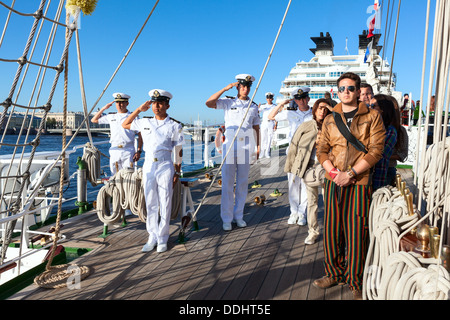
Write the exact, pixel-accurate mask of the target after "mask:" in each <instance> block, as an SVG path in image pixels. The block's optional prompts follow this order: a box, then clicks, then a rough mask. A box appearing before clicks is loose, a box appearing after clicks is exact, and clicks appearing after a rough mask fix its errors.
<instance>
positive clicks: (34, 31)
mask: <svg viewBox="0 0 450 320" xmlns="http://www.w3.org/2000/svg"><path fill="white" fill-rule="evenodd" d="M44 2H45V1H44ZM44 2H41V4H40V7H39V9H40V10H42V8H43V7H44ZM49 3H50V2H49ZM49 6H50V5H48V6H47V9H46V10H45V13H47V12H48V8H49ZM37 23H38V19H36V20H35V21H34V24H33V27H34V30H33V28H32V31H31V33H30V35H29V38H28V43H27V45H28V49H27V50H26V52H27V53H26V54H24V56H26V55H28V50H29V46H31V40H32V39H33V38H34V39H35V43H34V45H33V48H32V49H31V55H30V56H31V57H32V56H33V54H34V50H35V47H36V45H37V39H38V38H39V35H40V33H41V30H42V25H43V21H42V23H41V26H40V28H39V31H38V32H37V37H36V38H35V37H34V34H33V36H32V37H31V34H32V33H36V29H35V28H36V27H37ZM28 67H29V65H27V66H26V67H25V71H24V74H23V76H22V81H21V84H20V85H19V91H18V93H17V97H16V101H17V99H18V96H19V94H20V91H21V88H22V85H23V82H24V79H25V76H26V74H27V72H28ZM18 77H19V75H18V74H17V73H16V79H17V81H18ZM16 85H17V83H16ZM11 98H12V95H11V94H10V96H9V98H7V100H9V101H11ZM8 108H9V106H8V107H7V108H5V110H4V114H5V113H6V111H7V109H8ZM13 110H14V107H13V109H12V111H13ZM11 113H12V112H11ZM4 114H3V115H4ZM3 115H2V116H3ZM10 119H11V117H8V121H7V123H6V125H5V128H7V126H8V124H9V121H10ZM3 120H4V118H2V121H3ZM23 125H24V123H22V127H21V130H20V132H19V135H18V138H17V143H18V142H19V140H20V136H21V135H22V129H23ZM5 134H6V130H5V132H4V135H3V136H2V139H1V142H3V139H4V137H5ZM27 136H28V134H27ZM24 150H25V147H24V149H23V151H22V156H21V158H20V162H19V167H20V166H21V164H22V160H23V154H24ZM16 152H17V147H16V148H15V149H14V152H13V155H12V157H11V165H10V166H9V168H8V173H7V175H9V173H10V170H11V167H12V162H13V159H14V156H15V154H16ZM16 183H17V180H14V185H13V188H15V185H16ZM5 188H6V184H5V186H4V188H3V190H2V195H3V193H4V190H5ZM11 201H12V200H11V199H10V201H9V203H8V207H9V206H10V205H11Z"/></svg>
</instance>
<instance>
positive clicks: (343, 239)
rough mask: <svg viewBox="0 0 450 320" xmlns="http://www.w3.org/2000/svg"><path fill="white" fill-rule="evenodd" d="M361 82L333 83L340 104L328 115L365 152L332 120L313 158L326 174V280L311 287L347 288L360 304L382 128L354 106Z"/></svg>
mask: <svg viewBox="0 0 450 320" xmlns="http://www.w3.org/2000/svg"><path fill="white" fill-rule="evenodd" d="M360 84H361V79H360V77H359V76H358V75H356V74H354V73H351V72H348V73H345V74H343V75H342V76H341V77H340V78H339V79H338V81H337V85H338V97H339V99H340V100H341V103H339V104H338V105H336V106H335V107H334V109H333V111H334V112H336V113H337V114H338V116H340V117H341V118H342V120H343V122H344V123H345V124H347V126H348V128H349V129H350V132H351V133H352V134H353V135H354V136H355V137H356V138H357V139H358V140H359V141H360V142H361V143H362V144H363V145H364V146H365V149H366V152H364V151H359V150H358V149H356V148H355V147H354V146H353V145H352V144H350V143H349V142H348V141H347V139H346V138H345V137H344V136H343V135H342V134H341V133H340V131H339V129H338V127H337V125H336V122H335V120H334V118H333V115H329V116H328V117H327V118H325V120H324V123H323V125H322V135H321V139H320V142H319V145H318V147H317V158H318V159H319V162H320V163H321V164H322V166H323V167H324V168H325V170H326V179H325V184H324V193H323V194H324V205H325V217H324V253H325V261H324V267H325V274H326V275H325V276H324V277H323V278H320V279H317V280H316V281H314V285H315V286H316V287H319V288H322V289H326V288H329V287H332V286H334V285H337V284H344V283H346V284H348V285H349V287H350V289H351V290H352V292H353V296H354V298H355V299H361V297H362V294H361V289H362V279H363V271H364V270H363V269H364V263H365V257H366V253H367V248H368V244H369V229H368V221H369V220H368V215H369V208H370V200H371V193H372V186H371V184H372V183H371V177H370V175H371V168H372V167H373V166H374V165H375V164H376V163H377V162H378V160H380V159H381V155H382V153H383V149H384V139H385V128H384V125H383V121H382V118H381V115H380V114H379V113H378V111H376V110H374V109H369V108H368V107H367V105H366V104H365V103H363V102H361V101H359V95H360Z"/></svg>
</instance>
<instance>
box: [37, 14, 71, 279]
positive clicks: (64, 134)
mask: <svg viewBox="0 0 450 320" xmlns="http://www.w3.org/2000/svg"><path fill="white" fill-rule="evenodd" d="M69 16H70V15H69V13H66V22H68V21H69ZM76 33H77V32H76V29H75V34H76ZM67 37H69V30H68V29H66V38H67ZM64 63H65V68H64V102H63V114H64V117H63V133H62V147H63V148H64V147H65V145H66V129H67V92H68V85H69V77H68V74H69V52H67V53H66V57H65V59H64ZM62 156H63V157H64V158H65V157H66V153H65V151H63V152H62ZM65 165H66V161H62V162H61V173H60V176H59V197H58V210H57V215H56V224H55V237H54V239H53V246H52V248H51V253H50V257H49V259H48V262H47V266H46V267H45V269H46V270H50V266H51V264H52V262H53V258H54V257H55V252H56V245H57V243H58V240H59V231H60V230H59V229H60V228H61V225H60V221H61V210H62V200H63V198H62V196H63V186H64V168H65Z"/></svg>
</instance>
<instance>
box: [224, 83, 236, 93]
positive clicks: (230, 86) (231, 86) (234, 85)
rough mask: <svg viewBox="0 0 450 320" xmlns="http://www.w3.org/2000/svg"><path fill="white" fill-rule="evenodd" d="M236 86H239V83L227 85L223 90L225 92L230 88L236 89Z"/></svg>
mask: <svg viewBox="0 0 450 320" xmlns="http://www.w3.org/2000/svg"><path fill="white" fill-rule="evenodd" d="M238 84H239V81H236V82H233V83H230V84H229V85H227V86H226V87H225V88H224V90H225V91H228V90H230V89H231V88H233V87H236V86H237V85H238Z"/></svg>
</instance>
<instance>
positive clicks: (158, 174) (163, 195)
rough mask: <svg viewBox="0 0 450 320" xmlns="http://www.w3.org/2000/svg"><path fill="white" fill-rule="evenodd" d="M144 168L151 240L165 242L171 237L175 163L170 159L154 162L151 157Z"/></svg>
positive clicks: (147, 224) (147, 225) (148, 227)
mask: <svg viewBox="0 0 450 320" xmlns="http://www.w3.org/2000/svg"><path fill="white" fill-rule="evenodd" d="M142 169H143V170H142V172H143V179H142V183H143V186H144V195H145V204H146V208H147V221H146V227H147V232H148V234H149V242H157V243H158V244H165V243H167V240H168V239H169V227H170V215H171V211H172V194H173V175H174V171H175V170H174V167H173V163H172V161H169V160H166V161H156V162H153V161H152V160H151V159H149V160H146V161H145V162H144V166H143V168H142Z"/></svg>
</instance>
